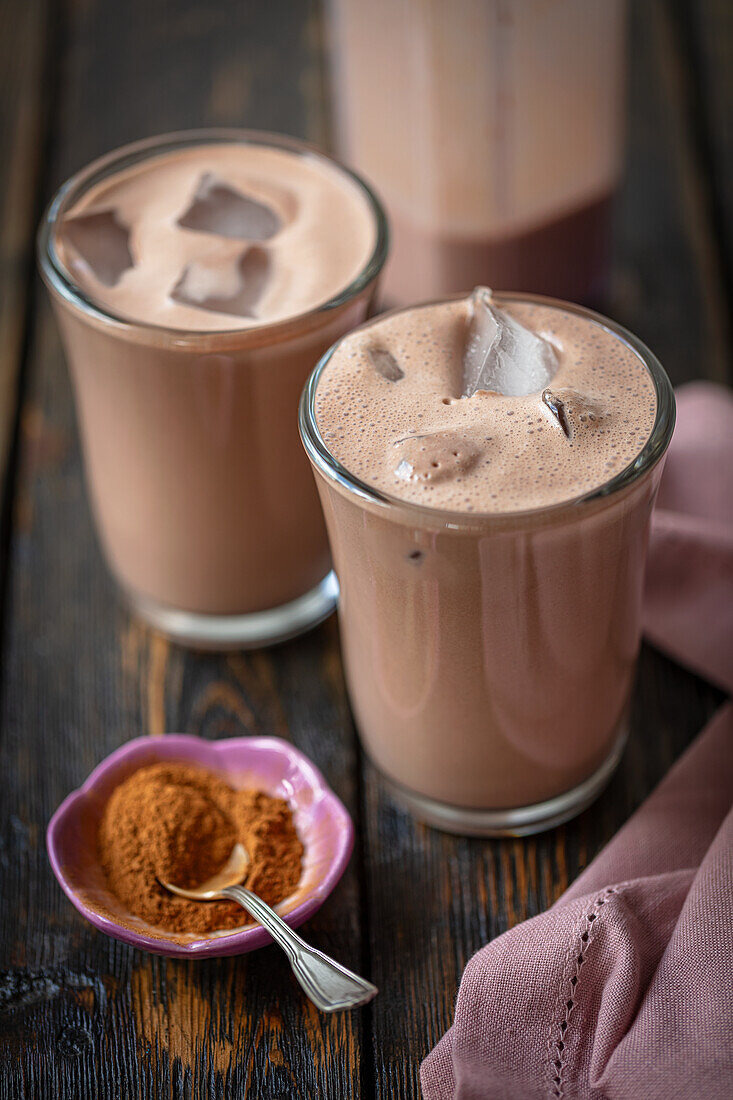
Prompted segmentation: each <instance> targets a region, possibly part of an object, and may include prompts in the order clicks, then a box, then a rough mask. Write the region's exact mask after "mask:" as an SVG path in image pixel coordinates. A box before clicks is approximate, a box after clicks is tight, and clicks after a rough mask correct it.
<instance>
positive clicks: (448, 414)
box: [300, 287, 674, 835]
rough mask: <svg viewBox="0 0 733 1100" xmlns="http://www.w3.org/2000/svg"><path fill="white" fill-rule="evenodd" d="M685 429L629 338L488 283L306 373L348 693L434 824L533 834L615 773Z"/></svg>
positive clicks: (336, 351)
mask: <svg viewBox="0 0 733 1100" xmlns="http://www.w3.org/2000/svg"><path fill="white" fill-rule="evenodd" d="M673 424H674V397H673V394H672V389H671V386H670V384H669V380H668V379H667V376H666V374H665V373H664V371H663V370H662V368H661V366H660V365H659V363H658V362H657V360H656V359H655V357H654V356H653V355H652V353H651V352H650V351H649V350H648V349H647V348H645V347H644V346H643V345H642V344H641V343H640V342H639V341H638V340H637V339H635V338H634V337H633V336H632V335H631V334H629V333H628V332H625V331H624V330H623V329H622V328H620V327H619V326H618V325H616V324H614V323H613V322H611V321H607V320H605V319H604V318H602V317H600V316H599V315H597V314H595V313H592V312H590V311H588V310H585V309H583V308H581V307H579V306H575V305H569V304H567V303H563V302H559V301H555V300H553V299H549V298H541V297H535V296H530V295H525V296H521V295H514V294H512V295H505V294H492V293H491V291H489V290H487V289H485V288H483V287H479V288H476V289H475V290H474V292H473V293H472V294H471V295H470V296H469V297H465V298H460V297H459V298H452V299H448V300H445V301H439V302H435V303H432V304H429V305H422V306H415V307H413V308H409V309H405V310H398V311H395V312H392V313H388V314H384V315H382V316H381V317H379V318H378V319H377V320H375V321H371V322H369V323H367V324H365V325H362V326H361V327H360V328H359V329H357V330H356V331H354V332H353V333H351V334H349V335H347V336H345V337H344V338H343V339H341V340H340V341H339V342H338V343H337V344H336V345H335V347H334V348H333V349H331V351H329V352H328V353H327V354H326V355H325V356H324V358H323V359H322V360H321V362H320V364H319V365H318V367H317V369H316V370H315V371H314V373H313V374H312V376H311V378H310V380H309V382H308V385H307V387H306V390H305V391H304V394H303V397H302V400H301V406H300V427H301V435H302V438H303V442H304V445H305V448H306V451H307V453H308V457H309V458H310V460H311V463H312V466H313V469H314V473H315V477H316V481H317V483H318V489H319V492H320V495H321V500H322V503H323V508H324V512H325V515H326V523H327V526H328V532H329V538H330V542H331V549H332V553H333V560H334V566H335V570H336V573H337V575H338V579H339V583H340V586H341V598H340V604H339V618H340V624H341V638H342V646H343V656H344V663H345V670H346V678H347V684H348V688H349V694H350V697H351V703H352V707H353V711H354V715H355V718H356V722H357V725H358V728H359V730H360V733H361V738H362V741H363V744H364V746H365V748H366V751H367V753H368V755H369V756H370V757H371V759H372V760H373V762H374V763H375V764H376V766H377V767H378V768H379V770H380V771H381V772H382V774H383V775H384V777H385V778H386V779H387V780H388V782H389V783H390V784H391V785H392V786H393V787H394V789H395V791H396V792H397V794H398V796H399V797H400V798H401V799H402V800H403V802H404V803H406V804H407V805H408V806H409V807H410V808H411V809H412V810H413V812H414V813H415V814H416V815H417V816H418V817H419V818H421V819H422V820H424V821H427V822H429V823H431V824H433V825H436V826H438V827H440V828H444V829H447V830H451V831H454V832H460V833H469V834H477V835H505V834H509V835H522V834H526V833H532V832H535V831H538V830H540V829H544V828H547V827H550V826H552V825H555V824H558V823H559V822H561V821H564V820H566V819H567V818H569V817H571V816H572V815H574V814H576V813H578V812H579V811H580V810H581V809H583V808H584V807H585V806H587V805H588V804H589V803H590V802H591V800H592V799H593V798H594V797H595V796H596V795H597V794H598V793H599V791H600V790H601V789H602V787H603V786H604V784H605V783H606V782H607V781H608V779H609V777H610V775H611V773H612V772H613V769H614V768H615V767H616V764H617V763H618V761H619V758H620V755H621V753H622V750H623V746H624V743H625V740H626V736H627V714H628V704H629V695H630V691H631V688H632V682H633V676H634V668H635V662H636V658H637V653H638V649H639V639H640V607H641V595H642V581H643V575H644V562H645V556H646V549H647V538H648V531H649V519H650V515H651V510H652V505H653V502H654V498H655V494H656V490H657V486H658V482H659V478H660V475H661V471H662V465H663V460H664V454H665V451H666V449H667V446H668V444H669V440H670V437H671V434H672V429H673Z"/></svg>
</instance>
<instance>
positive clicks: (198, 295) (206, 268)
mask: <svg viewBox="0 0 733 1100" xmlns="http://www.w3.org/2000/svg"><path fill="white" fill-rule="evenodd" d="M269 277H270V254H269V253H268V251H267V249H266V248H260V247H259V245H256V244H255V245H252V246H251V248H247V249H246V250H245V251H244V252H243V253H242V255H241V256H240V257H239V260H238V261H237V263H236V264H235V265H234V266H233V267H232V266H231V265H228V266H222V265H213V264H208V265H207V264H204V263H202V262H196V261H193V262H192V263H190V264H188V265H187V266H186V268H185V269H184V271H183V274H182V275H181V277H180V279H179V280H178V282H177V283H176V285H175V286H174V287H173V290H172V291H171V298H172V299H173V300H174V301H175V302H180V303H181V305H186V306H193V307H194V308H195V309H208V310H213V311H214V312H215V313H231V314H232V315H233V316H236V317H256V316H257V314H256V312H255V306H256V305H257V303H258V302H259V300H260V298H261V297H262V294H263V293H264V291H265V288H266V286H267V282H268V279H269Z"/></svg>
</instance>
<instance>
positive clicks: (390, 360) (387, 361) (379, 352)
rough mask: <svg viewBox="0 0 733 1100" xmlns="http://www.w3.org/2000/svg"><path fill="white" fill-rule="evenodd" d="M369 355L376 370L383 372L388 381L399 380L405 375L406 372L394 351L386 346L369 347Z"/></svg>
mask: <svg viewBox="0 0 733 1100" xmlns="http://www.w3.org/2000/svg"><path fill="white" fill-rule="evenodd" d="M367 355H368V356H369V361H370V363H371V364H372V366H373V367H374V369H375V371H376V372H377V373H378V374H381V375H382V377H383V378H386V379H387V381H388V382H399V380H400V379H401V378H404V377H405V372H404V371H403V369H402V367H401V366H400V365H399V363H398V362H397V360H396V359H395V357H394V355H393V354H392V352H391V351H387V349H386V348H380V347H371V348H367Z"/></svg>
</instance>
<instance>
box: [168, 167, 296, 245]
mask: <svg viewBox="0 0 733 1100" xmlns="http://www.w3.org/2000/svg"><path fill="white" fill-rule="evenodd" d="M176 224H177V225H180V226H181V227H182V228H183V229H194V230H196V231H197V232H198V233H212V234H214V235H216V236H218V237H231V238H233V239H234V240H244V241H267V240H269V239H270V237H274V236H275V234H276V233H277V232H279V230H280V229H281V228H282V222H281V220H280V217H279V215H278V214H277V213H276V212H275V211H274V210H273V209H272V207H270V206H267V205H266V203H263V202H260V201H259V200H258V199H254V198H252V197H251V196H250V195H244V194H242V192H241V191H237V190H235V188H233V187H232V186H230V184H228V183H226V182H225V181H224V180H220V179H218V178H217V177H216V176H215V175H213V173H211V172H206V173H205V174H204V175H203V176H202V177H201V179H200V180H199V183H198V187H197V188H196V193H195V194H194V197H193V200H192V202H191V205H190V206H189V207H188V209H187V210H186V211H185V212H184V213H183V214H182V215H181V217H180V218H179V219H178V221H177V223H176Z"/></svg>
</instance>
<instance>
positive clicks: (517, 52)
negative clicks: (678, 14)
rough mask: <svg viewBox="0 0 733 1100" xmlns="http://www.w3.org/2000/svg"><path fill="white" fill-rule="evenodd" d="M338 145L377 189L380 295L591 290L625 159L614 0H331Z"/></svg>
mask: <svg viewBox="0 0 733 1100" xmlns="http://www.w3.org/2000/svg"><path fill="white" fill-rule="evenodd" d="M330 16H331V18H330V26H331V45H332V71H333V103H334V115H335V122H336V131H337V148H338V150H339V153H340V155H341V157H342V158H343V159H344V160H346V162H347V163H350V164H353V165H354V167H356V168H357V169H358V170H359V171H361V172H363V173H364V174H365V175H366V177H367V178H368V179H370V180H371V181H372V182H373V183H374V185H375V186H376V187H377V188H378V189H379V191H380V194H381V195H382V196H383V198H384V200H385V203H386V206H387V211H388V214H389V217H390V223H391V227H392V234H393V235H392V251H391V256H390V261H389V264H388V266H387V269H386V273H385V282H384V286H383V291H384V298H385V303H386V304H387V305H388V306H389V305H406V304H409V303H410V302H414V301H423V300H429V299H432V298H436V297H440V296H442V295H445V294H447V293H452V292H455V291H465V292H467V291H469V290H470V289H471V287H472V286H475V285H477V284H481V283H484V284H487V285H489V286H493V287H499V288H505V289H511V290H523V291H533V292H535V293H540V294H550V295H554V296H556V297H559V298H565V299H568V300H571V301H588V300H595V299H597V298H598V296H599V295H600V294H601V292H602V289H603V286H604V281H605V276H606V270H607V251H608V238H609V216H610V211H611V199H612V196H613V193H614V190H615V188H616V185H617V183H618V180H619V176H620V172H621V145H622V116H623V100H624V94H623V90H624V89H623V85H624V24H625V3H624V0H450V2H446V0H422V2H421V3H419V4H416V3H412V2H411V0H371V2H370V3H364V2H363V0H330Z"/></svg>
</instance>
